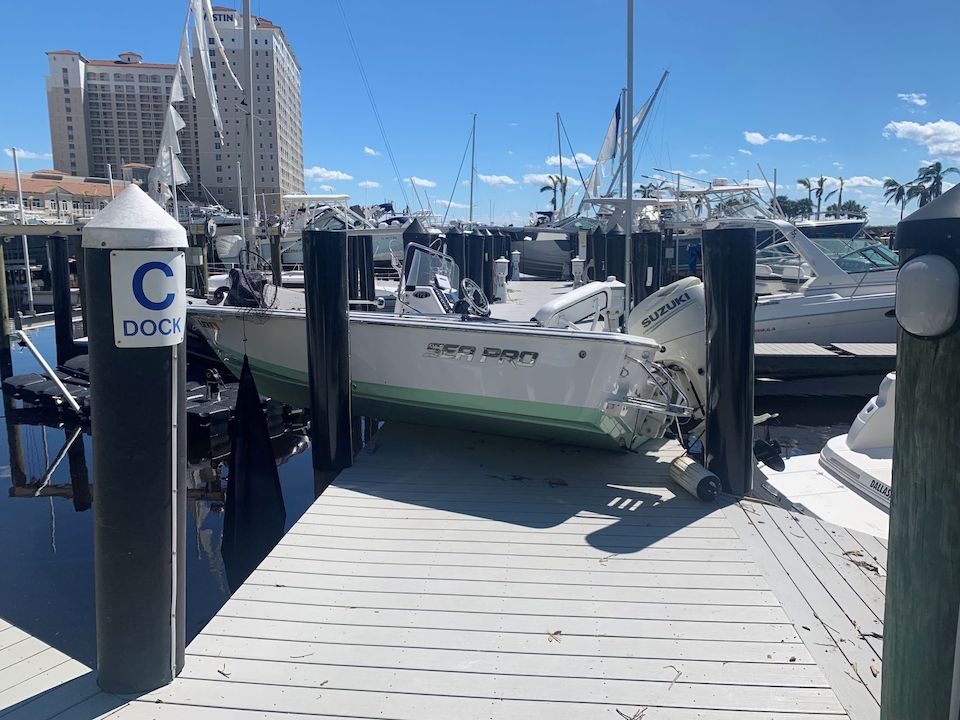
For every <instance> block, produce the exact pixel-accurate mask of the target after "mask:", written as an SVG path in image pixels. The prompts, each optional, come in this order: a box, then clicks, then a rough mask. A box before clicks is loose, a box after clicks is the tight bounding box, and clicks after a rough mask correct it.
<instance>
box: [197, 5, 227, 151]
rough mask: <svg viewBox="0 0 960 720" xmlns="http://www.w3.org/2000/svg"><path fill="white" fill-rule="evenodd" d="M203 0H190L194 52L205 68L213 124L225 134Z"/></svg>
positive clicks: (205, 80) (205, 81)
mask: <svg viewBox="0 0 960 720" xmlns="http://www.w3.org/2000/svg"><path fill="white" fill-rule="evenodd" d="M200 2H201V0H190V10H191V12H192V13H193V50H194V55H195V56H197V57H199V58H200V66H201V67H202V68H203V80H204V85H206V86H207V98H208V99H209V100H210V110H211V112H212V113H213V124H214V125H215V126H216V128H217V131H218V132H221V133H222V132H223V120H221V119H220V107H219V105H218V104H217V85H216V83H215V82H214V80H213V69H212V68H211V67H210V53H208V52H207V43H206V41H205V40H204V35H205V33H204V31H203V23H204V21H203V9H202V8H201V6H200Z"/></svg>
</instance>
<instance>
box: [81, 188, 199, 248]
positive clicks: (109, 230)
mask: <svg viewBox="0 0 960 720" xmlns="http://www.w3.org/2000/svg"><path fill="white" fill-rule="evenodd" d="M83 247H85V248H95V249H98V250H103V249H109V250H156V249H161V248H171V249H172V248H185V247H187V231H186V230H184V229H183V226H182V225H181V224H180V223H178V222H177V221H176V220H174V219H173V218H172V217H170V216H169V215H167V213H165V212H164V211H163V208H161V207H160V206H159V205H157V203H155V202H154V201H153V200H151V199H150V197H149V196H148V195H147V194H146V193H145V192H144V191H143V190H141V189H140V188H139V187H137V186H136V185H133V184H131V185H128V186H127V187H126V188H125V189H124V191H123V192H121V193H120V194H119V195H117V197H116V199H114V200H113V201H111V202H110V203H109V204H108V205H107V206H106V207H105V208H104V209H103V210H101V211H100V212H98V213H97V214H96V215H95V216H94V218H93V219H92V220H91V221H90V222H88V223H87V224H86V225H85V226H84V228H83Z"/></svg>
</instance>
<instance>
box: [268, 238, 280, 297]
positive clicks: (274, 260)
mask: <svg viewBox="0 0 960 720" xmlns="http://www.w3.org/2000/svg"><path fill="white" fill-rule="evenodd" d="M280 229H281V228H280V225H279V224H278V225H272V226H270V227H269V228H268V229H267V232H268V233H269V236H270V269H271V270H272V271H273V284H274V285H276V286H277V287H280V286H281V285H283V258H282V256H281V255H280V240H281V239H282V238H281V235H280Z"/></svg>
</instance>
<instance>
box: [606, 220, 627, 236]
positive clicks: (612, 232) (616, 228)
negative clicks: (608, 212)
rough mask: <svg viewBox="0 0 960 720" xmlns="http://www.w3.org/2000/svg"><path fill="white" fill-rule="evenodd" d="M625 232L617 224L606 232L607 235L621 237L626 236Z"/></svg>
mask: <svg viewBox="0 0 960 720" xmlns="http://www.w3.org/2000/svg"><path fill="white" fill-rule="evenodd" d="M626 234H627V233H626V231H625V230H624V229H623V226H621V225H620V223H617V224H616V225H614V226H613V227H612V228H610V229H609V230H608V231H607V235H623V236H626Z"/></svg>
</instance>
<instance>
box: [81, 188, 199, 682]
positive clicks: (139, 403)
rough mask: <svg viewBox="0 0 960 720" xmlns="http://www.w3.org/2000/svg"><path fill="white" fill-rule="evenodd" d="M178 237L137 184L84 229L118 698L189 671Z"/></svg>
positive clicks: (106, 601)
mask: <svg viewBox="0 0 960 720" xmlns="http://www.w3.org/2000/svg"><path fill="white" fill-rule="evenodd" d="M186 247H187V235H186V232H185V231H184V229H183V227H182V226H181V225H180V224H179V223H178V222H177V221H176V220H174V219H173V218H171V217H170V216H169V215H167V214H166V213H165V212H164V211H163V209H162V208H160V206H159V205H157V204H156V203H155V202H154V201H153V200H151V199H150V198H149V197H148V196H147V195H146V194H145V193H144V192H143V191H142V190H141V189H140V188H139V187H138V186H136V185H130V186H128V187H127V188H126V189H125V190H124V191H123V192H122V193H120V194H119V195H118V196H117V198H116V199H115V200H114V201H113V202H111V203H110V204H109V205H108V206H107V208H106V209H104V210H103V211H101V212H100V213H99V214H98V215H97V216H96V217H94V218H93V219H92V220H91V221H90V222H89V223H88V224H87V225H86V227H85V228H84V230H83V252H84V253H85V255H86V257H85V260H86V262H85V266H86V272H87V275H88V277H89V279H90V287H89V292H88V299H89V301H90V315H89V317H90V328H89V335H88V337H89V354H90V380H91V382H90V386H91V387H90V390H91V427H92V433H93V474H94V477H95V478H96V484H97V492H96V495H97V500H96V503H95V510H94V558H95V560H94V570H95V587H96V617H97V682H98V683H99V685H100V687H101V688H103V689H104V690H106V691H108V692H112V693H118V694H128V693H140V692H145V691H147V690H152V689H154V688H157V687H160V686H162V685H166V684H168V683H170V682H171V681H172V680H173V679H174V678H175V677H176V675H177V674H178V673H179V672H180V670H181V668H182V667H183V659H184V640H185V626H184V611H185V603H184V601H185V594H184V578H185V563H184V560H185V540H186V533H185V524H186V489H185V483H184V481H185V476H186V427H187V423H186V402H185V393H184V386H185V383H186V350H185V347H184V324H185V322H186V264H185V258H184V251H185V249H186Z"/></svg>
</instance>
